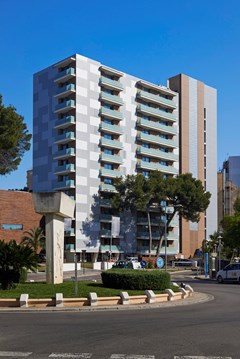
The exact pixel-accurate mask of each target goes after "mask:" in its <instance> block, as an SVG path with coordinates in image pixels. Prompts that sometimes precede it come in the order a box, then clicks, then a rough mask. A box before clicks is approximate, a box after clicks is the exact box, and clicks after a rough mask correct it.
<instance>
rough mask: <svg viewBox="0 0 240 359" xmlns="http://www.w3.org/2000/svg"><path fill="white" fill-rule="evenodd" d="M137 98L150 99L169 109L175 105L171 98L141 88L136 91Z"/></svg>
mask: <svg viewBox="0 0 240 359" xmlns="http://www.w3.org/2000/svg"><path fill="white" fill-rule="evenodd" d="M137 98H140V99H143V100H146V101H150V102H153V103H156V104H159V105H162V106H163V107H167V108H170V109H175V108H176V107H177V105H176V103H175V102H174V101H172V100H168V99H166V98H164V97H162V96H158V95H154V94H152V93H150V92H146V91H143V90H139V91H138V92H137Z"/></svg>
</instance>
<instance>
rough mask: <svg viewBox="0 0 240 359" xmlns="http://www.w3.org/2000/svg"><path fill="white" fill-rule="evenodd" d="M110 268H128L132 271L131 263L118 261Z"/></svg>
mask: <svg viewBox="0 0 240 359" xmlns="http://www.w3.org/2000/svg"><path fill="white" fill-rule="evenodd" d="M112 268H130V269H133V263H132V261H128V260H120V261H117V262H115V263H114V264H113V266H112Z"/></svg>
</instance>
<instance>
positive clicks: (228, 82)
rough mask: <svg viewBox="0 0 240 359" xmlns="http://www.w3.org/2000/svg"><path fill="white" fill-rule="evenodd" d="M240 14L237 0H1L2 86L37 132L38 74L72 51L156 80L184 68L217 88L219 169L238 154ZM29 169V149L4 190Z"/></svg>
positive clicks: (0, 182)
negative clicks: (34, 93) (34, 86)
mask: <svg viewBox="0 0 240 359" xmlns="http://www.w3.org/2000/svg"><path fill="white" fill-rule="evenodd" d="M239 19H240V1H239V0H229V1H225V0H169V1H166V0H149V1H146V0H121V1H113V0H101V1H100V0H90V1H87V0H71V1H64V0H0V33H1V54H0V93H1V94H2V96H3V102H4V104H5V105H6V106H7V105H9V104H12V105H14V106H15V107H16V108H17V112H18V113H19V114H21V115H23V116H24V118H25V122H26V123H27V126H28V129H29V132H31V133H32V78H33V74H34V73H35V72H37V71H39V70H41V69H43V68H44V67H47V66H49V65H51V64H54V63H55V62H57V61H59V60H61V59H63V58H65V57H68V56H70V55H72V54H74V53H79V54H82V55H84V56H87V57H90V58H92V59H95V60H98V61H100V62H101V63H103V64H104V65H107V66H110V67H113V68H116V69H119V70H122V71H123V72H126V73H129V74H131V75H134V76H137V77H140V78H142V79H145V80H148V81H150V82H153V83H157V84H159V83H160V84H163V85H165V84H166V80H167V78H169V77H171V76H174V75H177V74H179V73H185V74H186V75H189V76H191V77H194V78H196V79H198V80H201V81H203V82H205V83H206V84H208V85H209V86H212V87H215V88H216V89H217V90H218V168H219V167H220V166H221V165H222V162H223V161H224V160H225V159H227V158H228V156H236V155H240V148H239V142H240V118H239V106H238V104H239V91H240V84H239V82H240V69H239V68H240V20H239ZM31 168H32V152H31V151H29V152H28V153H27V154H25V156H24V158H23V160H22V163H21V165H20V167H19V169H18V170H17V171H15V172H13V173H12V174H10V175H8V176H5V177H0V189H9V188H10V189H15V188H23V187H24V186H25V185H26V171H27V170H28V169H31ZM216 170H217V168H216Z"/></svg>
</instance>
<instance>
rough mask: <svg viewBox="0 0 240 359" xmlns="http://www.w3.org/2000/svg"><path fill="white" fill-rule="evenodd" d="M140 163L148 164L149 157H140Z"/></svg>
mask: <svg viewBox="0 0 240 359" xmlns="http://www.w3.org/2000/svg"><path fill="white" fill-rule="evenodd" d="M142 161H144V162H150V158H149V157H142Z"/></svg>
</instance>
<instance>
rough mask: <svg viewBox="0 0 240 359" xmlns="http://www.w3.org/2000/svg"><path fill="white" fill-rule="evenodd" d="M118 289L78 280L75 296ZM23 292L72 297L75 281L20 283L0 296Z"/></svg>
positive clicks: (110, 293)
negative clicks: (61, 294) (60, 294)
mask: <svg viewBox="0 0 240 359" xmlns="http://www.w3.org/2000/svg"><path fill="white" fill-rule="evenodd" d="M120 291H121V290H120V289H112V288H104V287H103V285H102V284H101V283H93V282H78V295H77V297H78V298H81V297H83V298H85V297H88V294H89V293H90V292H95V293H97V295H98V296H99V297H111V296H115V295H119V293H120ZM25 293H26V294H29V297H30V298H52V297H55V295H56V293H63V297H65V298H74V297H75V283H74V281H72V282H69V281H68V282H63V283H62V284H46V283H21V284H17V285H16V288H14V289H10V290H0V298H20V295H21V294H25ZM128 293H129V295H141V294H144V291H140V290H128ZM156 293H157V292H156ZM159 293H160V292H159Z"/></svg>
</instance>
